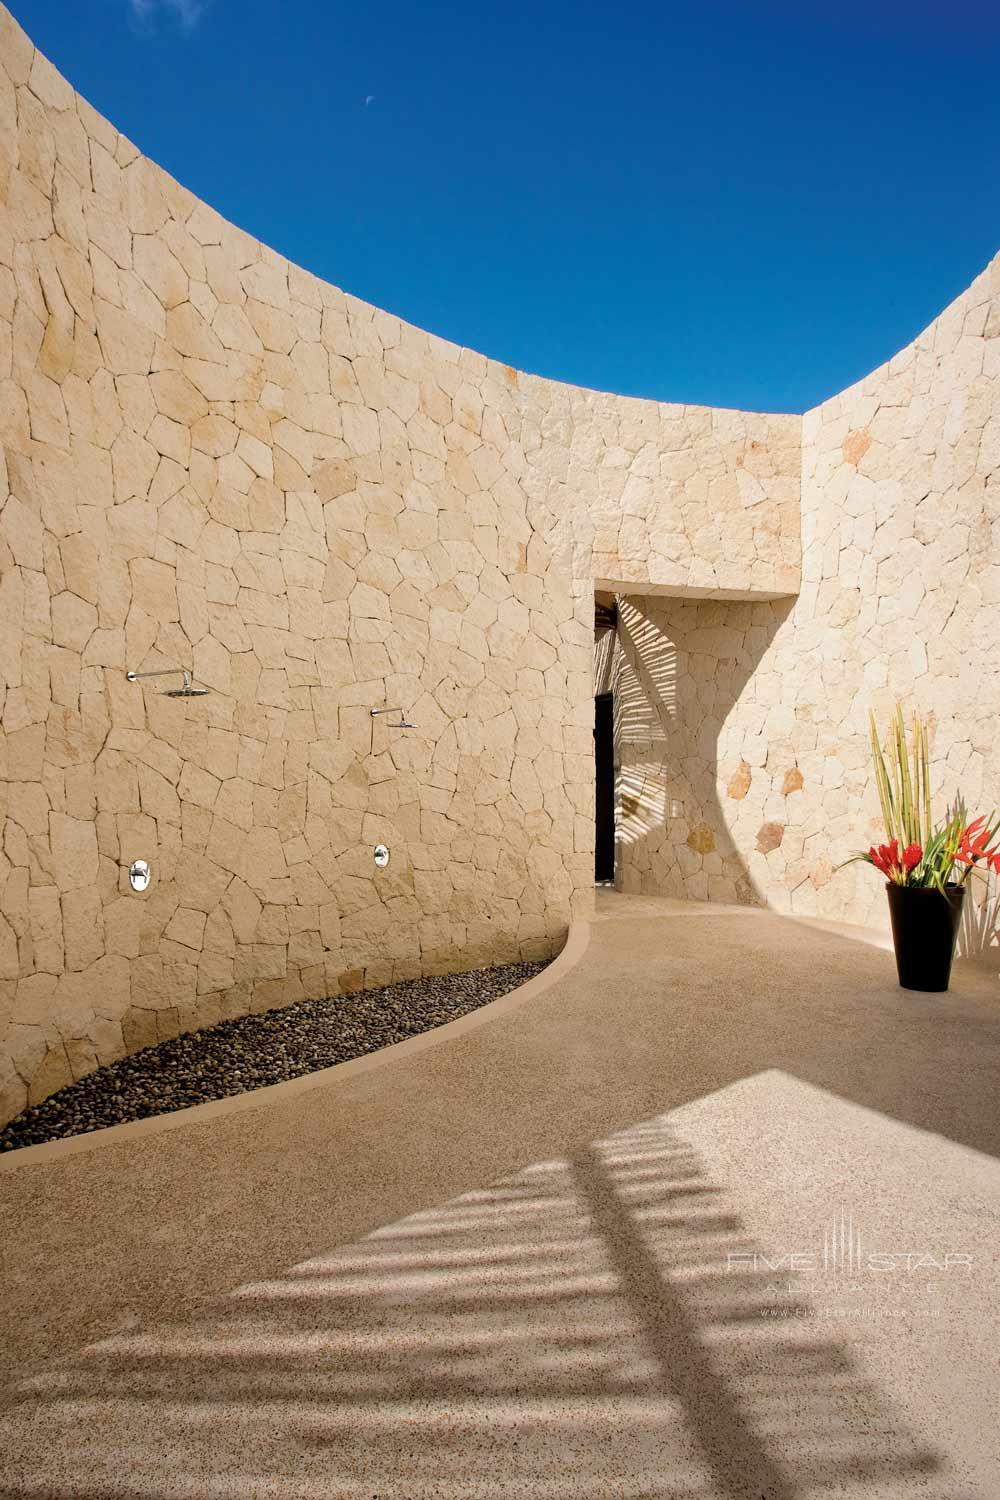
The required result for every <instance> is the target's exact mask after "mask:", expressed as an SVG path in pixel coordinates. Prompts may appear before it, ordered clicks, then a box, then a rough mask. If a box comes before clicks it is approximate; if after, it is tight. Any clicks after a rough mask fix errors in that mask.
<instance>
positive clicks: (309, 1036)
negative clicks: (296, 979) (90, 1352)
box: [0, 963, 546, 1151]
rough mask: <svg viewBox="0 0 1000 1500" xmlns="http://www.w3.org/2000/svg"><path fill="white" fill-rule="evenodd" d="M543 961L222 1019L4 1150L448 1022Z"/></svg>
mask: <svg viewBox="0 0 1000 1500" xmlns="http://www.w3.org/2000/svg"><path fill="white" fill-rule="evenodd" d="M545 967H546V966H545V964H544V963H517V964H502V965H499V966H497V967H495V968H491V969H473V970H471V971H469V972H468V973H465V974H446V975H441V976H438V975H434V976H431V977H428V978H425V979H405V980H402V981H400V982H399V983H397V984H389V985H385V986H384V987H383V988H382V989H377V990H359V991H355V992H354V993H353V994H349V995H338V996H336V997H335V998H333V999H329V1000H300V1001H298V1002H297V1003H295V1004H294V1005H286V1006H283V1007H281V1008H280V1009H278V1010H268V1011H265V1012H264V1013H263V1014H262V1015H251V1016H239V1017H237V1018H236V1019H235V1020H232V1021H220V1022H219V1024H218V1025H217V1026H209V1027H207V1028H206V1029H205V1030H204V1031H189V1032H186V1033H185V1034H184V1035H183V1036H178V1037H174V1038H172V1039H171V1040H170V1041H168V1042H159V1043H158V1044H157V1045H156V1046H155V1047H144V1048H143V1050H142V1051H141V1052H135V1053H133V1054H132V1055H131V1056H130V1057H123V1058H122V1059H121V1061H120V1062H114V1063H108V1064H107V1065H106V1066H105V1067H103V1068H97V1069H96V1070H95V1071H94V1072H93V1073H88V1074H87V1076H86V1077H85V1078H81V1079H79V1080H78V1081H77V1082H76V1083H71V1084H68V1085H67V1087H66V1088H64V1089H60V1090H59V1092H58V1093H57V1094H52V1095H51V1096H50V1097H49V1098H48V1099H43V1100H42V1102H41V1104H36V1105H33V1106H32V1107H31V1108H30V1109H26V1110H24V1111H23V1113H22V1114H19V1115H17V1116H15V1118H14V1119H13V1120H11V1121H10V1122H9V1123H8V1124H7V1125H5V1126H4V1127H3V1129H0V1151H16V1150H18V1148H19V1147H21V1146H37V1145H38V1144H40V1143H41V1142H42V1141H54V1140H59V1139H60V1138H61V1137H63V1136H71V1135H85V1134H87V1133H88V1132H90V1131H92V1130H100V1129H102V1128H103V1127H104V1126H106V1125H120V1124H122V1123H123V1122H124V1121H126V1120H143V1119H146V1118H147V1117H148V1116H150V1115H161V1114H170V1113H172V1112H173V1111H174V1110H177V1109H186V1108H187V1107H188V1105H190V1104H204V1103H205V1102H206V1101H207V1100H209V1099H225V1098H227V1097H228V1096H229V1095H231V1094H245V1093H247V1092H249V1091H250V1090H251V1089H260V1088H264V1087H265V1086H266V1085H267V1084H269V1083H282V1082H284V1080H285V1079H287V1078H300V1077H301V1076H302V1075H303V1074H304V1073H315V1072H316V1071H317V1069H319V1068H328V1067H330V1066H331V1064H333V1063H339V1062H346V1061H347V1060H348V1059H349V1058H351V1057H361V1056H363V1055H364V1054H365V1053H366V1052H377V1051H378V1050H379V1048H381V1047H388V1046H390V1045H391V1043H393V1042H401V1041H403V1040H404V1039H405V1038H406V1037H409V1036H418V1035H419V1034H420V1033H421V1032H422V1031H430V1030H431V1029H432V1028H433V1027H435V1026H443V1025H444V1024H445V1023H446V1022H447V1021H454V1020H455V1019H456V1018H457V1017H458V1016H464V1015H466V1014H467V1013H468V1012H469V1011H471V1010H476V1009H478V1007H479V1006H481V1005H486V1004H488V1002H489V1001H490V1000H497V999H499V997H500V996H501V995H506V994H507V992H508V991H509V990H512V989H515V988H516V987H517V986H518V985H519V984H524V983H525V981H526V980H528V979H531V978H533V977H534V975H535V974H538V973H540V972H541V970H542V969H544V968H545Z"/></svg>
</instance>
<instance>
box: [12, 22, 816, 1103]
mask: <svg viewBox="0 0 1000 1500" xmlns="http://www.w3.org/2000/svg"><path fill="white" fill-rule="evenodd" d="M799 429H800V421H799V419H798V418H797V417H756V416H748V415H743V414H739V413H727V412H724V413H717V412H710V411H706V410H704V409H702V408H693V407H681V406H659V405H657V404H656V403H653V402H646V401H634V400H625V399H621V398H617V397H613V396H606V395H602V394H600V393H596V392H589V391H580V390H575V389H573V388H571V387H566V386H558V385H555V384H553V383H552V382H547V381H544V380H540V379H537V378H534V377H529V376H523V375H520V374H519V373H518V372H516V371H514V370H510V369H508V368H505V367H504V366H501V365H498V364H497V363H496V362H494V361H491V360H487V359H485V358H484V357H482V356H481V355H478V354H474V353H472V352H470V351H468V350H462V349H459V348H457V347H455V346H453V345H450V344H447V343H445V342H443V341H442V340H440V339H437V338H434V337H432V336H430V335H428V334H426V333H423V332H421V331H420V330H418V329H415V328H411V327H409V326H407V325H406V324H403V323H401V322H399V320H398V319H396V318H393V317H391V316H389V315H388V314H386V313H383V312H380V311H378V310H377V309H374V308H372V307H369V306H366V305H365V304H363V303H361V302H358V301H357V300H356V299H354V298H352V297H349V296H345V295H344V294H343V293H342V292H340V291H338V290H337V289H336V288H334V287H331V286H328V285H326V284H324V283H323V282H321V281H319V280H317V279H316V278H315V277H313V276H311V275H309V274H307V273H306V272H303V271H301V270H299V269H298V268H296V267H295V266H292V265H289V263H288V262H287V261H285V260H284V259H282V258H281V257H280V256H278V255H276V254H274V253H273V252H272V251H271V250H269V249H267V248H266V247H265V246H262V245H261V244H259V243H258V242H257V241H256V240H254V239H252V238H251V237H250V236H248V235H247V234H245V233H243V232H242V231H240V230H238V229H236V228H234V227H233V226H231V225H229V224H227V223H225V222H224V221H223V220H222V219H221V218H220V217H219V216H218V215H217V214H215V213H214V212H213V211H212V210H211V209H209V208H207V207H206V206H205V205H203V204H201V203H199V202H198V201H197V200H196V199H195V198H193V197H192V196H191V195H190V194H189V193H187V192H186V191H185V190H184V189H183V188H181V187H180V186H178V184H177V183H175V182H174V181H172V180H171V179H170V178H169V177H167V176H166V175H165V174H164V173H162V172H161V171H160V170H159V169H158V168H156V167H155V166H153V165H152V164H151V163H149V162H148V161H146V160H144V159H143V158H142V157H141V156H140V155H139V153H138V152H137V150H136V149H135V147H134V146H133V145H132V144H131V143H130V142H128V141H127V140H125V139H124V138H123V137H122V136H121V135H119V134H118V132H116V131H115V130H114V128H113V127H112V126H110V125H109V124H108V123H107V122H106V121H105V120H103V119H102V118H101V117H100V116H99V115H97V114H96V113H95V111H94V110H93V109H91V108H90V107H89V106H88V105H87V104H86V103H85V102H84V101H83V100H81V99H79V98H78V97H77V96H76V94H75V93H74V92H73V90H72V89H71V87H70V86H69V85H68V84H67V83H66V82H65V81H64V80H63V79H62V78H61V77H60V76H59V74H58V73H57V72H56V71H55V70H54V69H53V68H52V67H51V65H50V64H49V63H48V62H47V61H46V60H45V59H44V58H43V57H42V56H40V54H38V53H37V52H36V51H35V50H34V48H33V47H32V46H31V44H30V42H29V41H28V40H27V38H26V37H25V36H24V34H23V33H22V32H21V31H20V30H19V28H18V27H17V26H16V24H15V23H14V22H13V20H12V19H11V17H10V16H9V15H8V13H7V12H6V11H4V10H3V9H2V8H0V440H2V444H3V457H2V471H0V505H2V510H0V678H2V684H0V693H2V704H0V707H2V729H3V734H2V739H0V777H2V782H0V822H2V828H3V843H2V853H0V1119H2V1118H6V1117H8V1116H9V1115H11V1114H13V1113H15V1112H16V1111H17V1110H18V1109H20V1108H21V1107H22V1106H23V1105H24V1104H25V1103H26V1102H28V1101H29V1100H30V1101H36V1100H38V1099H41V1098H42V1097H44V1096H45V1095H46V1094H47V1093H49V1092H51V1091H52V1090H54V1089H55V1088H58V1087H59V1086H61V1085H62V1084H63V1083H65V1082H66V1081H68V1080H69V1079H70V1078H71V1077H73V1076H79V1075H80V1074H82V1073H84V1072H86V1071H88V1070H89V1069H90V1068H92V1067H94V1066H95V1065H96V1064H98V1063H100V1062H104V1061H107V1060H110V1059H112V1058H115V1057H118V1056H120V1055H122V1053H123V1052H126V1051H129V1050H133V1049H135V1048H137V1047H139V1046H142V1045H145V1044H147V1043H149V1042H152V1041H155V1040H157V1039H158V1038H162V1037H166V1036H169V1035H172V1034H174V1033H176V1032H178V1031H179V1030H182V1029H186V1028H188V1027H192V1026H195V1025H203V1024H207V1023H210V1022H212V1021H214V1020H216V1019H218V1018H219V1017H221V1016H225V1015H230V1014H236V1013H239V1012H244V1011H247V1010H249V1009H262V1008H265V1007H267V1006H270V1005H274V1004H279V1003H285V1002H288V1001H291V1000H295V999H297V998H300V997H303V996H312V995H319V994H329V993H336V992H337V991H338V990H342V989H345V988H350V987H353V986H356V985H362V984H363V985H372V984H377V983H380V982H384V981H388V980H391V979H394V978H399V977H405V976H409V975H414V974H417V973H420V972H425V971H433V970H440V969H454V968H462V967H468V966H471V965H474V964H484V963H488V962H492V961H497V960H502V959H506V958H512V957H515V956H518V955H523V956H535V955H544V954H549V953H551V952H552V951H554V949H555V948H556V947H558V945H559V944H560V942H561V940H562V936H563V934H564V932H565V929H566V925H567V923H568V921H569V920H570V917H571V915H572V913H573V912H574V911H577V910H581V909H585V908H586V907H587V906H588V904H589V902H590V899H591V891H592V881H593V754H592V738H591V717H592V711H593V710H592V692H593V662H592V610H593V580H594V578H595V576H601V577H607V578H608V579H611V580H630V579H634V578H636V577H640V576H644V577H646V578H647V579H649V580H650V581H651V582H652V583H653V584H654V585H663V586H666V587H671V588H679V589H682V590H684V589H690V590H694V591H696V592H713V591H720V590H721V591H723V592H735V593H748V592H750V593H765V594H768V593H782V592H788V591H790V590H794V589H795V588H796V587H797V586H798V581H799V566H798V564H799V550H798V532H797V528H798V507H797V498H798V487H799V465H800V459H799ZM160 667H186V668H189V669H191V670H193V672H194V674H195V678H196V680H197V681H198V682H199V683H201V684H203V685H205V686H207V687H208V688H209V689H210V693H209V696H207V697H204V698H199V699H187V700H184V699H172V698H167V697H164V696H162V689H163V688H164V687H165V686H168V685H169V684H167V683H164V682H162V681H153V682H149V683H143V684H130V683H129V682H128V681H127V680H126V676H125V673H126V670H127V669H129V668H131V669H136V670H152V669H155V668H160ZM396 703H399V704H402V705H403V706H404V707H405V709H406V712H407V716H408V717H409V718H411V719H412V720H413V722H414V723H415V724H416V726H417V727H416V729H415V730H414V731H409V732H406V733H405V734H404V733H401V732H399V731H393V729H392V728H391V727H390V726H389V725H388V724H387V723H386V721H385V720H380V721H377V722H376V723H375V724H374V725H373V722H372V719H371V716H370V709H371V708H372V707H374V706H380V705H384V704H396ZM383 840H384V841H385V842H386V843H387V844H389V845H390V847H391V850H392V860H391V863H390V865H389V867H388V869H387V870H385V871H381V872H377V871H376V870H375V868H374V866H373V862H372V846H373V845H374V843H375V842H377V841H383ZM139 856H141V857H145V858H147V859H148V860H149V861H150V862H151V864H152V867H153V872H154V879H153V884H152V886H151V888H150V890H149V891H148V892H147V893H146V894H145V895H143V896H139V895H136V894H135V893H134V892H132V890H131V888H130V886H129V884H128V880H127V873H126V872H127V867H128V865H129V863H130V862H131V860H132V859H133V858H135V857H139Z"/></svg>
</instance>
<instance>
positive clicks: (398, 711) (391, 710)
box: [369, 708, 417, 729]
mask: <svg viewBox="0 0 1000 1500" xmlns="http://www.w3.org/2000/svg"><path fill="white" fill-rule="evenodd" d="M369 712H370V713H371V716H372V718H373V719H377V718H378V716H379V714H399V723H398V724H390V725H389V728H390V729H416V727H417V726H416V724H410V723H408V722H407V720H406V719H405V718H404V717H403V710H402V709H401V708H373V709H370V710H369Z"/></svg>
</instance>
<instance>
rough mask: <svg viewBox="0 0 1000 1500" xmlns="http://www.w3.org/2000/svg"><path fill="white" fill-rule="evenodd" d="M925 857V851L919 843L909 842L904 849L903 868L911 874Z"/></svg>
mask: <svg viewBox="0 0 1000 1500" xmlns="http://www.w3.org/2000/svg"><path fill="white" fill-rule="evenodd" d="M923 857H924V851H923V850H922V849H921V847H920V845H919V844H908V845H907V846H906V848H905V849H904V850H903V860H902V864H903V870H904V872H905V873H906V874H907V875H909V873H910V871H911V870H912V869H913V868H914V866H916V865H919V863H920V861H921V860H922V859H923Z"/></svg>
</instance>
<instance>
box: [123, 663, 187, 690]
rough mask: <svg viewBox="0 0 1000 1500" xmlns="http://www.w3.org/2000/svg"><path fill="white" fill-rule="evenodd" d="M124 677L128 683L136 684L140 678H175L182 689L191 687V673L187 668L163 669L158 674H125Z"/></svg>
mask: <svg viewBox="0 0 1000 1500" xmlns="http://www.w3.org/2000/svg"><path fill="white" fill-rule="evenodd" d="M125 676H126V677H127V678H128V680H129V682H138V681H139V678H140V677H177V676H180V678H181V686H182V687H186V688H188V687H190V686H191V673H190V672H189V671H188V669H187V667H164V668H163V669H162V671H158V672H126V673H125Z"/></svg>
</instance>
